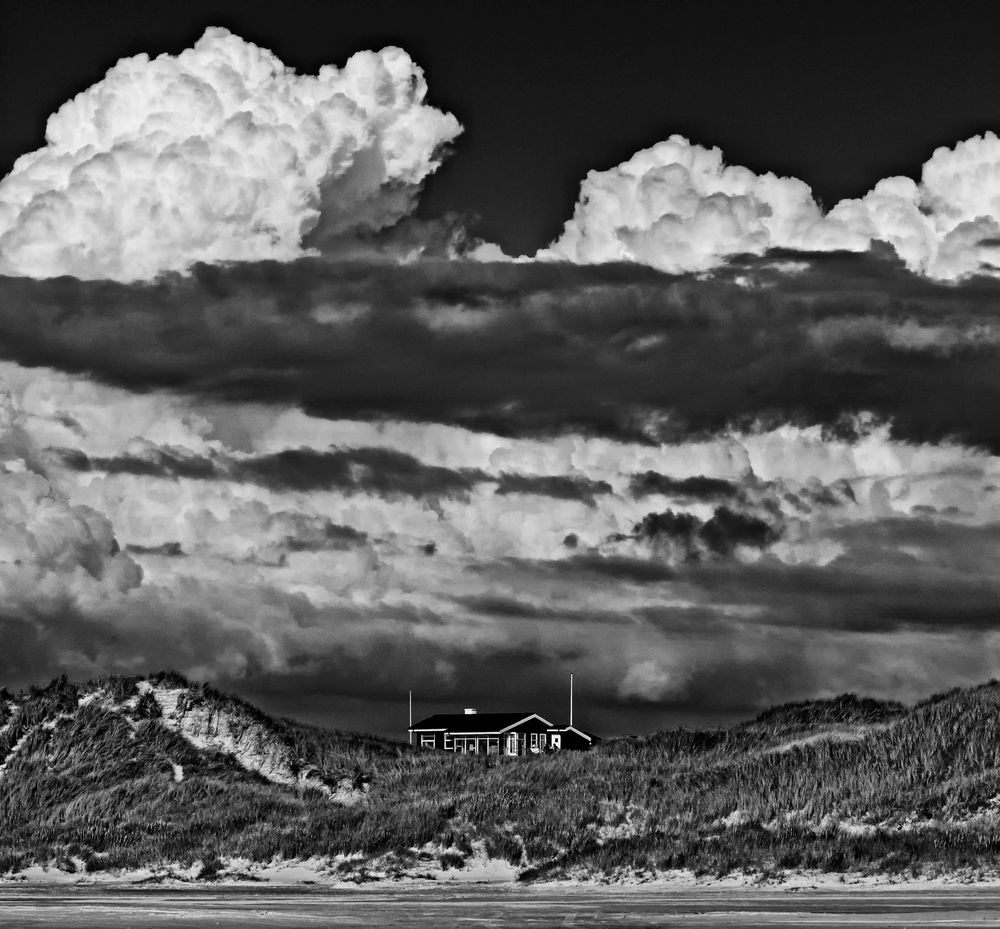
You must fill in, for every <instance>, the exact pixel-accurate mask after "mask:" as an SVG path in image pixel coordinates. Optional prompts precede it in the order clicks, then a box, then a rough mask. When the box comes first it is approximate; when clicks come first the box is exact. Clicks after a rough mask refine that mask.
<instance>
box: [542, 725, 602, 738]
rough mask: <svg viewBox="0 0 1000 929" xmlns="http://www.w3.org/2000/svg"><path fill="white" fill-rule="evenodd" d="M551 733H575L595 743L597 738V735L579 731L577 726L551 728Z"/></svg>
mask: <svg viewBox="0 0 1000 929" xmlns="http://www.w3.org/2000/svg"><path fill="white" fill-rule="evenodd" d="M549 732H575V733H576V734H577V735H579V736H582V737H583V738H585V739H586V740H587V741H588V742H593V741H594V739H596V738H597V736H596V735H591V734H590V733H589V732H584V731H583V730H582V729H577V728H576V726H550V727H549Z"/></svg>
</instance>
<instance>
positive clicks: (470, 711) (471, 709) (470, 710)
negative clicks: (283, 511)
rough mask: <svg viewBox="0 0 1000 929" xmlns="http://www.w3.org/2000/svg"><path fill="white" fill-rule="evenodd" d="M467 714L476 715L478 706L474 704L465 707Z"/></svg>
mask: <svg viewBox="0 0 1000 929" xmlns="http://www.w3.org/2000/svg"><path fill="white" fill-rule="evenodd" d="M465 715H466V716H475V715H476V708H475V707H473V706H467V707H466V708H465Z"/></svg>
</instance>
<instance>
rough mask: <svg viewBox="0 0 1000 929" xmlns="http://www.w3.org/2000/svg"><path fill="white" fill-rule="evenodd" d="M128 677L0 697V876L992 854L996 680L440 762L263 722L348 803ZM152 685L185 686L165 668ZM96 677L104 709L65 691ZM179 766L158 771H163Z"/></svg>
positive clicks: (881, 867)
mask: <svg viewBox="0 0 1000 929" xmlns="http://www.w3.org/2000/svg"><path fill="white" fill-rule="evenodd" d="M137 680H138V679H134V678H131V679H121V678H114V679H106V680H103V681H98V682H94V683H92V684H89V685H85V686H83V687H77V686H75V685H73V684H71V683H69V682H67V681H66V680H65V678H62V679H59V680H57V681H54V682H52V683H51V684H50V685H48V686H47V687H36V688H32V689H30V690H28V691H26V692H24V693H22V694H18V695H13V696H12V695H10V694H6V693H4V694H0V765H2V768H0V873H4V872H7V871H11V870H16V869H18V868H21V867H24V866H26V865H28V864H30V863H33V862H38V863H50V862H57V863H61V864H62V866H63V867H65V868H67V869H70V868H81V867H82V868H83V869H85V870H87V871H96V870H102V869H111V868H137V867H141V866H149V865H156V864H160V863H171V862H178V863H186V864H192V863H194V862H195V861H200V862H201V863H202V865H201V873H202V876H203V877H204V878H206V879H208V878H211V877H214V876H215V875H216V874H217V873H218V871H219V869H220V867H221V862H222V861H224V860H225V859H230V858H234V857H240V858H248V859H252V860H264V861H266V860H271V859H273V858H274V857H276V856H279V857H284V858H299V857H309V856H313V855H319V856H333V855H335V854H336V853H345V854H351V853H359V854H360V855H361V856H364V857H366V858H374V857H377V856H386V855H390V854H391V855H392V857H393V858H394V860H395V861H396V862H397V863H398V866H399V867H404V866H407V865H416V864H418V863H419V861H420V860H421V857H422V856H424V857H426V854H427V852H426V851H425V850H424V847H425V846H427V845H428V843H433V845H434V847H436V848H438V849H439V850H440V854H439V861H440V862H441V864H442V865H443V866H446V867H457V866H460V865H461V863H462V862H463V861H464V860H465V859H466V858H467V857H468V856H469V855H471V854H473V853H474V849H475V847H476V846H477V844H478V843H482V846H484V847H485V849H486V850H487V851H488V853H489V854H491V855H493V856H496V857H502V858H506V859H508V860H509V861H511V862H513V863H515V864H517V865H518V866H520V867H521V868H522V873H523V875H524V877H525V878H526V879H530V878H539V877H549V876H558V875H561V874H567V873H580V872H584V871H585V872H587V873H590V874H616V873H622V872H625V871H628V872H633V873H636V872H639V873H641V872H645V873H654V872H657V871H663V870H666V869H674V868H688V869H691V870H693V871H695V872H696V873H702V874H706V873H711V874H725V873H727V872H730V871H732V870H734V869H742V870H755V871H757V872H760V873H762V874H768V873H771V872H774V871H779V870H783V869H789V868H819V869H823V870H827V871H834V872H843V871H849V870H862V871H868V872H872V871H880V872H881V871H887V872H904V873H912V874H916V873H926V872H928V871H935V870H936V871H941V870H954V869H974V868H989V869H994V868H995V867H996V866H997V863H998V861H1000V859H998V854H1000V829H998V828H997V826H998V823H1000V812H998V807H1000V731H998V726H997V719H998V715H1000V685H998V684H997V683H996V682H991V683H989V684H986V685H983V686H981V687H978V688H975V689H972V690H958V691H952V692H950V693H947V694H942V695H939V696H937V697H934V698H931V699H929V700H927V701H924V702H923V703H920V704H917V705H916V706H914V707H912V708H907V707H904V706H902V705H900V704H896V703H887V702H881V701H875V700H869V699H860V698H858V697H855V696H854V695H850V694H849V695H845V696H843V697H839V698H836V699H835V700H827V701H818V702H810V703H800V704H789V705H787V706H783V707H777V708H774V709H772V710H768V711H767V712H765V713H762V714H761V715H760V716H758V717H757V718H756V719H754V720H751V721H749V722H747V723H743V724H740V725H737V726H734V727H732V728H729V729H720V730H710V731H692V730H684V729H681V730H675V731H668V732H661V733H657V734H655V735H650V736H644V737H637V738H620V739H613V740H609V741H606V742H603V743H601V744H600V745H599V746H598V747H596V748H595V749H593V750H592V751H590V752H581V753H574V752H564V753H555V754H551V755H545V756H537V757H528V758H501V757H496V756H491V757H476V756H453V755H449V754H445V753H435V752H421V751H418V750H414V749H411V748H410V747H409V746H406V745H402V744H398V743H394V742H390V741H387V740H381V739H376V738H373V737H370V736H362V735H357V734H349V733H337V732H329V731H325V730H322V729H317V728H314V727H309V726H303V725H299V724H296V723H294V722H291V721H288V720H282V721H277V720H272V719H270V718H268V717H266V716H264V715H263V714H261V713H259V711H257V710H255V709H254V708H252V707H249V706H247V705H246V704H243V703H242V702H240V701H238V700H236V699H235V698H233V697H229V696H226V695H224V694H220V693H218V692H216V691H214V690H212V689H211V688H197V687H192V688H191V699H192V700H206V701H210V702H213V703H214V704H217V705H218V706H219V707H222V708H228V710H229V711H232V712H237V711H238V712H240V713H242V714H245V715H246V716H247V717H248V718H254V719H257V720H259V721H262V722H266V724H267V726H269V727H270V728H271V730H273V732H274V733H275V738H278V739H281V740H283V742H284V743H285V744H286V745H287V746H290V748H291V750H292V751H293V752H294V755H295V757H296V758H297V759H299V762H300V763H301V764H302V765H304V766H306V765H308V766H310V767H313V768H315V769H317V770H318V771H319V772H320V773H321V775H322V780H323V781H324V782H326V783H337V782H342V781H343V779H344V778H345V777H346V778H349V779H350V783H351V784H352V785H353V786H355V787H356V788H358V789H359V790H360V789H362V788H365V789H366V792H365V793H364V794H363V798H364V800H363V802H360V803H356V804H354V805H343V804H340V803H337V802H332V801H331V800H330V798H329V797H328V796H327V795H325V794H324V793H322V792H321V791H319V790H314V789H309V788H304V787H300V788H299V789H294V788H288V787H283V786H279V785H276V784H273V783H270V782H268V781H266V780H265V779H263V778H262V777H260V776H258V775H255V774H253V773H250V772H248V771H246V770H244V769H243V768H241V767H240V766H239V765H238V764H237V763H236V762H235V761H234V760H233V759H232V758H229V757H227V756H225V755H222V754H220V753H217V752H212V751H206V750H202V749H198V748H195V747H194V746H193V745H191V744H190V743H189V742H188V741H186V740H185V739H184V738H183V737H181V736H180V735H178V734H176V733H174V732H172V731H170V730H169V729H167V728H166V727H165V726H164V725H163V724H162V720H161V719H160V717H159V713H158V712H157V710H158V707H157V706H156V703H155V700H152V698H151V697H148V696H142V695H140V694H139V692H138V690H137V687H136V685H137ZM156 682H157V683H158V684H161V685H163V686H169V687H190V685H188V683H187V682H186V681H184V680H183V678H180V677H179V676H177V675H162V676H160V677H158V678H157V679H156ZM96 688H101V690H102V691H103V693H104V694H105V695H106V699H105V700H93V701H90V702H87V701H84V702H83V703H82V704H81V703H80V697H81V696H82V695H83V694H85V693H90V692H93V691H94V690H95V689H96ZM178 765H179V766H181V767H182V769H183V778H182V779H181V780H178V779H177V777H176V776H175V774H176V770H177V769H176V767H175V766H178Z"/></svg>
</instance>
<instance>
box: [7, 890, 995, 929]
mask: <svg viewBox="0 0 1000 929" xmlns="http://www.w3.org/2000/svg"><path fill="white" fill-rule="evenodd" d="M0 914H2V923H3V926H4V927H5V929H21V927H49V926H53V927H54V926H58V927H60V929H115V927H124V926H129V927H135V929H159V927H167V926H177V925H184V926H186V927H189V929H198V927H202V926H223V927H227V926H233V927H235V926H246V925H251V924H254V925H258V926H261V927H265V926H266V927H300V926H303V927H304V926H320V925H322V926H337V927H345V929H346V927H372V926H373V927H379V929H403V927H414V929H432V927H433V929H445V927H451V926H462V927H476V926H498V927H499V926H511V927H550V926H551V927H555V926H612V925H620V926H632V927H636V926H674V925H684V926H688V927H699V926H704V927H737V926H738V927H762V926H781V927H794V926H820V925H822V926H824V927H834V929H835V927H848V926H949V927H968V926H984V925H1000V891H997V890H996V889H990V890H983V889H975V890H969V889H960V888H948V889H935V890H908V889H900V888H892V889H889V888H881V889H877V890H872V889H861V888H857V887H855V888H843V889H837V890H829V889H823V890H811V889H805V888H803V889H795V890H792V889H788V888H786V889H783V890H774V891H771V890H762V889H758V890H751V891H736V890H721V889H720V890H683V891H679V890H673V891H671V890H665V889H663V888H648V887H619V888H599V889H595V888H583V887H516V888H496V887H490V888H483V887H462V888H440V887H434V888H431V887H426V888H421V887H406V888H393V889H383V888H379V889H367V888H365V889H351V890H330V889H328V888H317V889H311V890H310V889H306V890H303V889H299V888H296V889H288V890H284V891H282V890H275V889H274V888H266V889H263V888H262V889H259V890H256V889H245V888H240V889H234V888H221V889H214V888H213V889H207V888H206V889H198V890H190V889H181V888H177V889H166V890H165V889H163V888H157V889H152V888H150V889H135V888H127V887H114V886H109V887H73V888H54V887H37V886H32V887H5V888H0Z"/></svg>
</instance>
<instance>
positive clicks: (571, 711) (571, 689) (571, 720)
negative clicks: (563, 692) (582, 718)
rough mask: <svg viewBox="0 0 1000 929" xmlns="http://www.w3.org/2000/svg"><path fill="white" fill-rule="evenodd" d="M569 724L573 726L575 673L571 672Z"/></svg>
mask: <svg viewBox="0 0 1000 929" xmlns="http://www.w3.org/2000/svg"><path fill="white" fill-rule="evenodd" d="M569 724H570V725H571V726H572V725H573V672H572V671H570V672H569Z"/></svg>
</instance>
